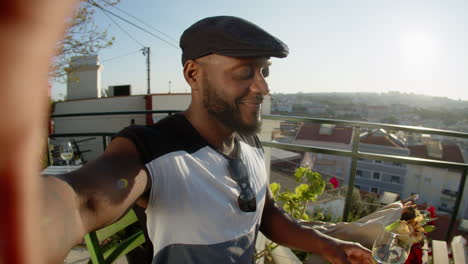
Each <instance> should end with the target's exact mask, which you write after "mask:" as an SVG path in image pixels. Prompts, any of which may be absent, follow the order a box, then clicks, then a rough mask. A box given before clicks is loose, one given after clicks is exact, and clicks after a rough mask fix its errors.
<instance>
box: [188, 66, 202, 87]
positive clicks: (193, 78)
mask: <svg viewBox="0 0 468 264" xmlns="http://www.w3.org/2000/svg"><path fill="white" fill-rule="evenodd" d="M201 71H202V69H201V67H200V64H198V63H196V62H195V61H193V60H188V61H187V62H186V63H185V65H184V78H185V81H186V82H187V83H188V84H189V85H190V87H192V89H197V87H198V85H197V84H198V83H199V82H200V80H201V74H202V73H201Z"/></svg>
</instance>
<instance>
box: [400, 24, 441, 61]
mask: <svg viewBox="0 0 468 264" xmlns="http://www.w3.org/2000/svg"><path fill="white" fill-rule="evenodd" d="M400 49H401V51H402V56H403V61H404V62H406V64H408V66H419V67H421V66H430V65H431V64H432V63H433V61H434V57H435V52H436V47H435V42H434V38H433V36H432V35H431V34H429V33H427V32H423V31H411V32H410V31H408V32H407V33H406V34H405V35H403V37H402V38H401V43H400Z"/></svg>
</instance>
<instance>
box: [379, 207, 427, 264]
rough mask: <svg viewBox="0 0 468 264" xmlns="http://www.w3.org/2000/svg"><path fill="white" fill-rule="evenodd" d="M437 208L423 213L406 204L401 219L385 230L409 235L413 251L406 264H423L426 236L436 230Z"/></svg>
mask: <svg viewBox="0 0 468 264" xmlns="http://www.w3.org/2000/svg"><path fill="white" fill-rule="evenodd" d="M435 217H436V214H435V208H434V207H433V206H431V207H429V208H428V209H427V210H426V211H424V212H423V213H421V212H420V211H419V210H418V209H416V206H415V205H413V204H412V203H407V204H405V207H404V210H403V213H402V215H401V219H400V220H398V221H396V222H394V223H392V224H390V225H389V226H387V227H386V228H385V229H386V230H388V231H392V232H395V233H398V234H408V236H407V237H408V239H409V241H406V242H408V243H410V244H411V250H410V253H409V256H408V258H407V259H406V262H405V264H422V255H423V254H422V246H423V245H424V238H425V237H426V234H427V233H429V232H432V231H434V230H435V226H434V225H432V223H433V221H434V220H436V218H435Z"/></svg>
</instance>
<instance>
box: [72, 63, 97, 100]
mask: <svg viewBox="0 0 468 264" xmlns="http://www.w3.org/2000/svg"><path fill="white" fill-rule="evenodd" d="M101 69H102V66H101V65H100V64H99V58H98V56H97V55H91V56H75V57H72V58H71V60H70V70H69V72H68V74H67V100H74V99H89V98H100V97H101Z"/></svg>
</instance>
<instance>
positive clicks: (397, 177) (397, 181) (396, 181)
mask: <svg viewBox="0 0 468 264" xmlns="http://www.w3.org/2000/svg"><path fill="white" fill-rule="evenodd" d="M390 182H391V183H400V176H395V175H392V177H391V178H390Z"/></svg>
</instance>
